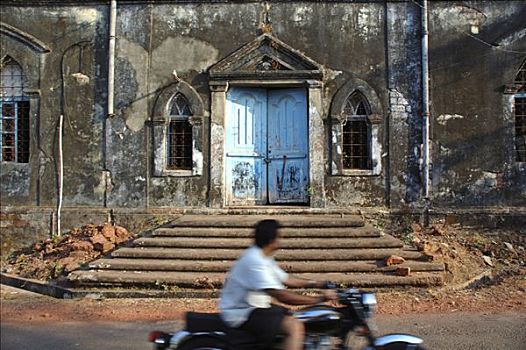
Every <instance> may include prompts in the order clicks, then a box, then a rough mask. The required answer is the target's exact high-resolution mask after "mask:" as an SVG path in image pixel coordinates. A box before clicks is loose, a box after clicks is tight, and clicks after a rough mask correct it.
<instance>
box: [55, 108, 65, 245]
mask: <svg viewBox="0 0 526 350" xmlns="http://www.w3.org/2000/svg"><path fill="white" fill-rule="evenodd" d="M63 125H64V115H63V114H61V115H60V118H59V120H58V201H57V227H56V229H57V231H56V232H55V236H56V237H60V235H61V233H60V231H61V229H60V213H61V211H62V197H63V193H64V185H63V184H64V160H63V159H64V152H63V146H62V138H63V135H64V127H63Z"/></svg>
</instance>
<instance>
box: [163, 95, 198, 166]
mask: <svg viewBox="0 0 526 350" xmlns="http://www.w3.org/2000/svg"><path fill="white" fill-rule="evenodd" d="M191 115H192V111H191V110H190V104H189V103H188V100H187V99H186V97H185V96H184V95H183V94H181V93H180V92H178V93H177V94H175V95H174V97H173V98H172V101H171V105H170V115H169V118H170V122H169V124H168V131H167V135H168V145H167V146H168V157H167V168H168V169H169V170H191V169H192V125H191V124H190V121H189V118H190V116H191Z"/></svg>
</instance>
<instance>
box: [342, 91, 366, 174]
mask: <svg viewBox="0 0 526 350" xmlns="http://www.w3.org/2000/svg"><path fill="white" fill-rule="evenodd" d="M343 113H344V115H345V121H344V123H343V140H342V151H343V168H344V169H371V163H372V162H371V146H370V144H371V142H370V134H371V126H370V122H369V119H368V115H369V114H370V109H369V106H368V104H367V101H366V100H365V98H364V97H363V96H362V95H361V94H358V93H354V94H352V95H351V96H350V97H349V98H348V99H347V102H346V104H345V108H344V111H343Z"/></svg>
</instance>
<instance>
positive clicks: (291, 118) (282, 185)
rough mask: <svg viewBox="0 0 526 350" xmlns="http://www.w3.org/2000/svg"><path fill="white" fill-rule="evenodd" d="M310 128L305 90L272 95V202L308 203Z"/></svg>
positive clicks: (270, 119)
mask: <svg viewBox="0 0 526 350" xmlns="http://www.w3.org/2000/svg"><path fill="white" fill-rule="evenodd" d="M307 130H308V124H307V101H306V96H305V89H301V88H298V89H283V90H270V91H269V93H268V157H269V160H270V163H269V170H268V173H269V177H268V186H269V187H268V188H269V190H268V191H269V202H270V203H271V204H274V203H275V204H277V203H306V202H307V200H308V198H307V186H308V173H309V172H308V162H309V159H308V132H307Z"/></svg>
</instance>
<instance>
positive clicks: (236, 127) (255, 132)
mask: <svg viewBox="0 0 526 350" xmlns="http://www.w3.org/2000/svg"><path fill="white" fill-rule="evenodd" d="M225 137H226V139H225V171H226V173H225V184H226V197H227V198H226V199H227V204H228V205H253V204H267V203H270V204H280V203H307V202H308V197H307V186H308V173H309V172H308V161H309V160H308V120H307V101H306V95H305V89H301V88H298V89H276V90H265V89H255V88H241V87H233V88H231V89H230V90H229V91H228V94H227V105H226V118H225Z"/></svg>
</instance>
